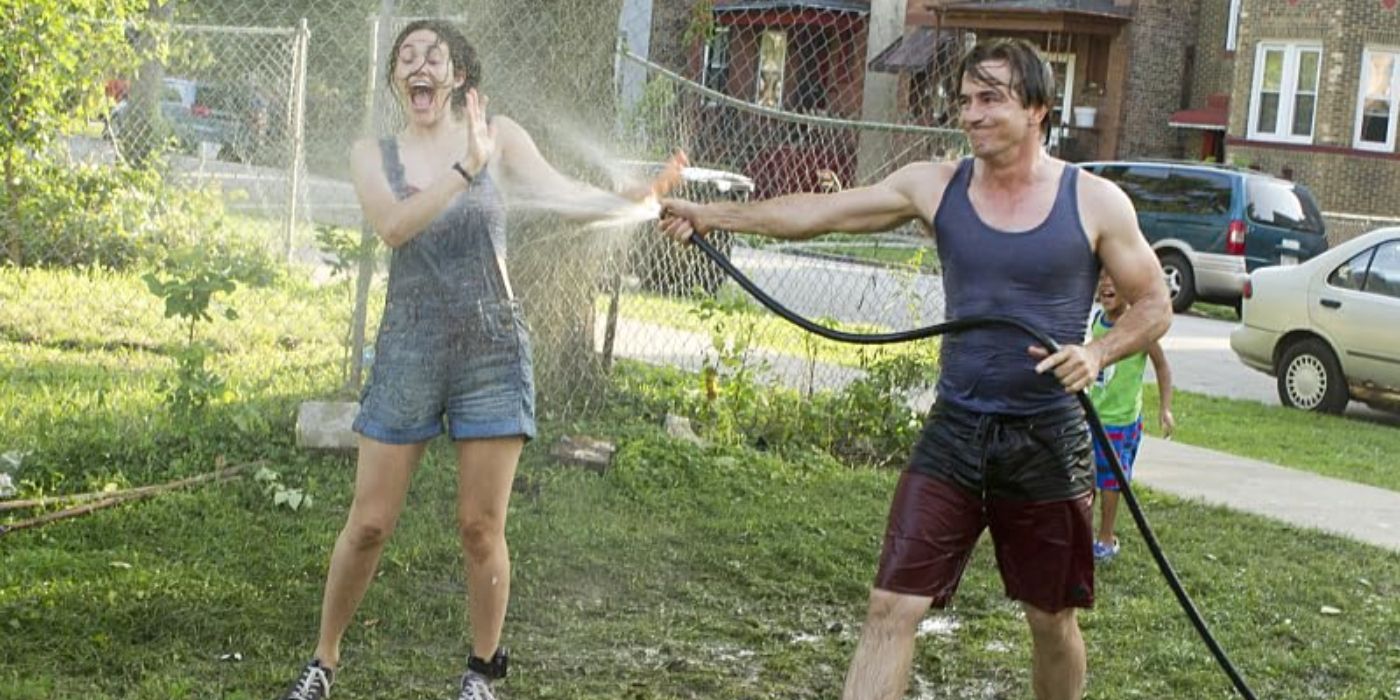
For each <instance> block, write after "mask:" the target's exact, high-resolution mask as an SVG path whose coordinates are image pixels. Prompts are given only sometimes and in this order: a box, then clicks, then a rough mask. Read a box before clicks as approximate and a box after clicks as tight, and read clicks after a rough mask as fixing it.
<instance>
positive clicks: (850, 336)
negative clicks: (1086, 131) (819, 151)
mask: <svg viewBox="0 0 1400 700" xmlns="http://www.w3.org/2000/svg"><path fill="white" fill-rule="evenodd" d="M690 241H691V242H692V243H694V244H695V246H696V247H698V248H699V249H700V250H701V251H702V252H704V253H705V255H707V256H709V258H710V260H712V261H714V263H715V264H716V265H718V266H719V267H720V269H722V270H724V272H725V273H726V274H728V275H729V276H730V277H731V278H733V279H734V281H735V282H738V283H739V286H740V287H743V288H744V291H747V292H748V293H749V294H751V295H753V297H754V298H755V299H757V300H758V301H759V302H760V303H762V304H763V305H764V306H766V307H768V309H769V310H771V311H772V312H773V313H775V314H777V315H779V316H781V317H783V318H784V319H785V320H787V321H789V322H791V323H793V324H794V325H796V326H798V327H799V328H801V329H803V330H805V331H808V332H809V333H813V334H816V335H819V336H821V337H823V338H826V339H828V340H834V341H836V342H839V343H853V344H857V345H886V344H890V343H905V342H909V341H914V340H922V339H924V338H931V337H933V336H938V335H943V334H945V333H957V332H960V331H965V330H968V329H970V328H980V327H985V326H991V325H1002V326H1012V327H1014V328H1018V329H1020V330H1021V331H1022V332H1024V333H1025V334H1026V335H1029V336H1030V337H1032V338H1034V339H1035V341H1036V342H1038V343H1040V344H1041V345H1043V346H1044V347H1045V348H1047V349H1049V350H1050V352H1052V353H1054V352H1057V351H1058V350H1059V349H1060V346H1059V343H1056V342H1055V341H1054V340H1053V339H1052V338H1050V337H1049V336H1047V335H1045V333H1043V332H1042V331H1040V330H1039V329H1037V328H1034V327H1032V326H1030V325H1029V324H1027V323H1025V322H1023V321H1020V320H1018V319H1015V318H1011V317H1008V316H971V317H968V318H960V319H957V320H954V321H946V322H944V323H937V324H934V325H932V326H925V327H923V328H915V329H913V330H909V331H899V332H894V333H869V334H866V333H847V332H845V331H838V330H834V329H831V328H827V327H826V326H823V325H821V324H818V323H815V322H813V321H811V320H809V319H807V318H804V317H803V316H801V315H799V314H797V313H796V312H794V311H792V310H791V309H788V308H787V307H785V306H783V305H782V304H781V303H779V302H778V301H777V300H776V299H774V298H773V297H771V296H769V295H768V294H767V293H766V292H764V291H763V290H762V289H761V288H759V286H758V285H756V284H754V283H753V281H752V280H750V279H749V278H748V277H747V276H745V275H744V273H742V272H740V271H739V269H738V268H736V267H734V263H732V262H730V260H729V259H728V258H727V257H725V255H724V254H723V253H721V252H719V250H717V249H716V248H715V247H714V246H713V245H711V244H710V242H709V241H707V240H705V237H704V236H701V235H698V234H697V235H692V236H691V237H690ZM1075 398H1077V399H1079V405H1080V406H1082V407H1083V408H1084V414H1085V416H1086V417H1087V418H1088V421H1089V430H1090V432H1091V433H1092V434H1093V437H1094V440H1096V441H1097V442H1098V444H1099V446H1100V447H1102V448H1103V453H1104V454H1105V455H1106V456H1107V457H1108V466H1109V468H1110V469H1112V470H1113V476H1114V477H1115V478H1116V479H1117V480H1118V483H1119V484H1120V486H1121V489H1122V494H1123V500H1124V501H1125V502H1127V504H1128V511H1129V512H1130V513H1132V515H1133V522H1134V523H1135V524H1136V525H1137V529H1138V532H1140V533H1142V539H1143V541H1144V542H1146V543H1147V549H1148V551H1150V552H1151V553H1152V558H1153V559H1154V560H1156V562H1157V568H1158V569H1159V570H1160V571H1161V572H1162V576H1163V577H1164V578H1166V579H1167V585H1168V586H1170V587H1171V589H1172V593H1174V594H1175V595H1176V600H1177V602H1178V603H1180V604H1181V609H1182V610H1184V611H1185V612H1186V616H1187V617H1188V618H1190V619H1191V625H1192V626H1193V627H1195V628H1196V632H1197V633H1199V634H1200V636H1201V640H1202V641H1203V642H1205V645H1206V647H1207V648H1209V649H1210V653H1211V655H1213V656H1214V657H1215V661H1216V663H1218V664H1220V668H1221V669H1222V670H1224V671H1225V675H1227V676H1229V677H1230V682H1231V683H1233V684H1234V686H1235V690H1237V691H1239V694H1240V696H1241V697H1244V698H1246V699H1247V700H1256V698H1257V696H1256V695H1255V694H1254V691H1253V690H1251V689H1250V687H1249V685H1248V684H1247V683H1246V682H1245V680H1244V677H1243V676H1241V675H1240V672H1239V671H1238V670H1237V669H1236V668H1235V665H1234V664H1233V663H1231V662H1230V658H1229V657H1228V656H1227V655H1226V654H1225V650H1224V649H1222V648H1221V646H1220V643H1219V642H1218V641H1216V639H1215V636H1214V635H1213V634H1211V631H1210V628H1209V627H1208V626H1207V625H1206V622H1205V619H1204V618H1202V617H1201V613H1200V611H1199V610H1197V609H1196V605H1195V603H1194V602H1192V600H1191V596H1190V595H1188V594H1187V593H1186V589H1185V588H1183V587H1182V585H1181V580H1180V579H1179V578H1177V575H1176V571H1175V570H1174V569H1172V565H1171V563H1170V562H1168V561H1167V556H1166V554H1164V553H1163V552H1162V546H1161V545H1160V544H1159V543H1158V542H1157V536H1156V535H1155V534H1154V533H1153V532H1152V527H1151V525H1149V524H1148V523H1147V517H1146V516H1145V515H1143V513H1142V507H1141V506H1140V505H1138V501H1137V497H1136V496H1134V495H1133V491H1132V489H1131V488H1130V487H1129V485H1128V479H1127V477H1126V476H1125V475H1124V474H1123V465H1122V464H1120V463H1119V461H1118V454H1117V453H1116V452H1115V451H1114V449H1113V446H1112V444H1111V443H1110V442H1109V439H1108V434H1107V433H1106V432H1105V431H1104V428H1103V423H1102V422H1100V420H1099V414H1098V412H1096V411H1095V410H1094V404H1093V402H1092V401H1090V400H1089V392H1088V391H1087V390H1084V391H1080V392H1079V393H1077V394H1075Z"/></svg>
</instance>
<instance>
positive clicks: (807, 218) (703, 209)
mask: <svg viewBox="0 0 1400 700" xmlns="http://www.w3.org/2000/svg"><path fill="white" fill-rule="evenodd" d="M943 170H944V166H942V165H939V164H934V163H916V164H913V165H907V166H905V167H903V168H901V169H899V170H898V171H896V172H894V173H892V174H891V175H890V176H889V177H886V178H885V179H884V180H881V181H880V182H878V183H876V184H873V185H869V186H867V187H857V188H855V189H851V190H845V191H843V192H837V193H835V194H808V193H803V194H790V195H786V196H782V197H775V198H773V199H767V200H763V201H761V202H717V203H713V204H697V203H694V202H687V201H684V200H676V199H668V200H663V201H662V203H661V204H662V207H663V210H662V215H661V216H662V218H661V223H660V228H661V230H662V232H664V233H665V234H666V235H668V236H670V237H671V238H674V239H676V240H678V241H684V240H686V239H688V238H689V237H690V235H691V234H692V233H697V232H698V233H700V234H702V235H703V234H706V233H709V232H710V231H712V230H715V229H720V230H725V231H738V232H742V233H754V234H758V235H762V236H769V237H772V238H782V239H789V240H801V239H806V238H812V237H814V236H819V235H821V234H823V233H830V232H833V231H840V232H842V233H874V232H877V231H887V230H889V229H891V228H894V227H896V226H898V225H900V224H902V223H904V222H906V221H910V220H912V219H915V218H920V217H923V216H926V214H927V213H926V210H925V209H923V208H921V207H920V204H921V203H924V204H925V205H927V203H929V202H932V201H933V200H935V199H936V198H937V194H938V192H941V190H942V186H941V185H940V184H938V183H940V182H946V180H947V176H946V175H945V174H943V172H942V171H943Z"/></svg>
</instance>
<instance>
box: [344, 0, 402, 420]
mask: <svg viewBox="0 0 1400 700" xmlns="http://www.w3.org/2000/svg"><path fill="white" fill-rule="evenodd" d="M393 16H394V0H380V2H379V16H377V17H374V18H372V19H371V20H370V46H369V71H368V73H369V89H368V90H367V91H366V92H365V109H366V113H365V120H364V130H365V132H366V134H365V135H366V136H370V137H374V136H377V135H378V132H379V129H380V127H382V126H383V121H384V120H383V116H382V114H381V113H382V112H383V111H384V110H383V109H382V104H381V102H382V100H383V98H382V97H380V91H379V90H376V89H375V88H376V87H377V83H378V82H379V57H380V56H382V55H384V54H387V53H388V48H389V47H387V46H385V45H384V44H385V42H386V41H387V40H388V38H387V37H386V36H385V34H384V29H385V25H387V24H388V23H389V20H390V19H391V18H392V17H393ZM362 218H363V217H362ZM374 236H375V233H374V229H373V228H371V227H370V225H369V222H368V221H362V223H361V224H360V242H361V246H360V250H361V251H362V252H361V254H360V269H359V272H358V273H357V274H356V277H355V312H354V315H353V316H351V318H350V376H348V377H347V378H346V380H345V389H346V391H347V392H350V393H356V394H357V393H358V392H359V389H360V383H361V382H362V381H363V380H364V372H365V358H364V350H363V348H364V345H365V323H366V316H367V314H368V307H369V287H370V283H371V282H373V281H374V256H373V255H371V254H370V253H369V251H371V250H373V247H372V244H373V243H374Z"/></svg>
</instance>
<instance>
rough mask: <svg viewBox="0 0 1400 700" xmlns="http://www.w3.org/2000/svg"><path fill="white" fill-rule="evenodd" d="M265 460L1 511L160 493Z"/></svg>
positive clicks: (6, 505) (15, 504)
mask: <svg viewBox="0 0 1400 700" xmlns="http://www.w3.org/2000/svg"><path fill="white" fill-rule="evenodd" d="M265 461H266V460H258V461H256V462H249V463H247V464H240V465H237V466H232V467H228V468H226V469H220V470H219V471H215V472H209V473H207V474H199V475H196V476H192V477H189V478H186V479H180V480H178V481H171V482H169V483H165V484H155V485H153V486H141V487H139V488H134V489H126V490H124V491H93V492H90V493H74V494H67V495H62V496H48V497H45V498H34V499H30V500H25V501H0V513H3V512H5V511H7V510H20V509H23V508H42V507H44V506H52V505H57V504H60V503H66V504H69V505H76V504H79V503H86V502H88V501H105V500H107V499H110V498H125V497H128V496H140V495H145V494H148V493H160V492H162V491H170V490H172V489H178V488H184V487H186V486H193V485H195V484H199V483H203V482H205V481H211V480H216V479H227V478H229V477H231V476H234V475H237V474H238V473H239V472H241V471H243V470H244V469H247V468H248V467H251V466H254V465H258V464H262V463H264V462H265Z"/></svg>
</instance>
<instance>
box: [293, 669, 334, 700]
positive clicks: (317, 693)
mask: <svg viewBox="0 0 1400 700" xmlns="http://www.w3.org/2000/svg"><path fill="white" fill-rule="evenodd" d="M334 680H335V669H333V668H326V667H325V666H322V665H321V660H320V659H312V660H311V663H309V664H307V665H306V667H305V668H303V669H301V675H300V676H297V679H296V682H294V683H292V687H290V688H288V689H287V692H286V693H285V694H284V695H283V696H282V697H281V700H322V699H323V698H328V697H330V696H331V683H332V682H333V681H334Z"/></svg>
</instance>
